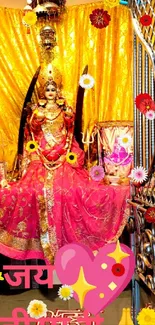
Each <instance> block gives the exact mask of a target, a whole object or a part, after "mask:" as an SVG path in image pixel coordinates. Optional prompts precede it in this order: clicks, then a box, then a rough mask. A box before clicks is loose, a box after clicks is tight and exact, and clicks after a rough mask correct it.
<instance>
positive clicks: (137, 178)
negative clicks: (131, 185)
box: [131, 166, 148, 183]
mask: <svg viewBox="0 0 155 325" xmlns="http://www.w3.org/2000/svg"><path fill="white" fill-rule="evenodd" d="M147 177H148V172H147V170H146V169H145V168H143V167H141V166H140V167H135V168H134V169H133V170H132V172H131V178H132V179H133V181H134V182H137V183H143V182H144V181H146V179H147Z"/></svg>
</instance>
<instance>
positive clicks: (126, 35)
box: [0, 2, 133, 168]
mask: <svg viewBox="0 0 155 325" xmlns="http://www.w3.org/2000/svg"><path fill="white" fill-rule="evenodd" d="M97 8H104V10H107V11H108V13H109V14H110V16H111V21H110V24H109V26H108V27H106V28H103V29H101V30H99V29H97V28H95V27H94V26H92V25H91V23H90V20H89V15H90V14H91V13H92V11H93V10H94V9H97ZM0 17H1V32H0V52H1V63H0V89H1V96H0V140H1V141H0V143H1V150H0V160H5V161H7V162H8V165H9V168H11V166H12V164H13V161H14V158H15V155H16V151H17V141H18V131H19V123H20V116H21V110H22V106H23V103H24V99H25V96H26V93H27V90H28V87H29V84H30V82H31V79H32V77H33V75H34V73H35V72H36V70H37V68H38V66H39V65H40V62H39V52H40V47H39V44H38V41H37V29H36V27H35V26H34V27H32V28H31V34H30V35H28V34H27V33H26V28H25V26H24V25H23V23H22V18H23V11H22V10H17V9H7V8H0ZM54 27H55V28H56V38H57V45H58V46H57V47H56V48H55V59H54V64H55V65H56V66H57V68H58V69H59V70H60V72H61V73H62V77H63V90H64V91H63V92H64V95H65V96H66V98H67V100H68V103H69V104H70V105H72V107H73V108H74V109H75V104H76V96H77V89H78V83H79V78H80V75H81V74H82V72H83V69H84V67H85V66H86V65H87V64H88V73H90V74H91V75H92V76H93V77H94V79H95V86H94V88H93V89H90V90H86V91H85V97H84V107H83V129H84V131H85V130H86V128H87V127H88V126H89V127H92V126H93V125H94V124H95V122H97V121H99V122H104V121H111V120H113V121H116V120H117V121H121V120H124V121H132V120H133V113H132V105H133V104H132V102H133V94H132V23H131V18H130V12H129V10H128V8H127V7H125V6H121V5H119V6H117V7H115V8H112V9H109V8H107V7H105V6H103V3H102V2H99V3H94V4H86V5H79V6H72V7H68V8H67V13H66V14H65V15H64V19H63V22H62V23H59V24H54Z"/></svg>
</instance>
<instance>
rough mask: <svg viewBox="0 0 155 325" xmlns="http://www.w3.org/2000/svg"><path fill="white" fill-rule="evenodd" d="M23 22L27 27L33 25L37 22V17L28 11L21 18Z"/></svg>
mask: <svg viewBox="0 0 155 325" xmlns="http://www.w3.org/2000/svg"><path fill="white" fill-rule="evenodd" d="M23 22H25V23H26V24H27V25H28V26H32V25H35V23H36V22H37V15H36V13H35V12H34V11H29V12H27V13H26V15H25V16H24V17H23Z"/></svg>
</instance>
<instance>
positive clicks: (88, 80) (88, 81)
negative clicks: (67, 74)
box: [79, 73, 95, 89]
mask: <svg viewBox="0 0 155 325" xmlns="http://www.w3.org/2000/svg"><path fill="white" fill-rule="evenodd" d="M94 83H95V80H94V78H93V77H92V76H91V75H90V74H88V73H87V74H83V75H82V76H81V77H80V80H79V84H80V86H81V87H82V88H84V89H90V88H93V87H94Z"/></svg>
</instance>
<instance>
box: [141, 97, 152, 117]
mask: <svg viewBox="0 0 155 325" xmlns="http://www.w3.org/2000/svg"><path fill="white" fill-rule="evenodd" d="M139 110H140V111H141V113H143V114H145V113H146V112H148V111H149V110H152V111H155V103H154V101H153V100H152V99H151V100H150V99H145V100H144V101H143V102H141V104H140V105H139Z"/></svg>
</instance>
